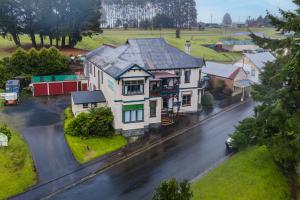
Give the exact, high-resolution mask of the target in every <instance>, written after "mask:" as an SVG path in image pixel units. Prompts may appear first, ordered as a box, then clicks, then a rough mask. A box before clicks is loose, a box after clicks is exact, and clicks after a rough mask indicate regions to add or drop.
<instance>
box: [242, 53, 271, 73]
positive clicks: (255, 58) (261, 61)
mask: <svg viewBox="0 0 300 200" xmlns="http://www.w3.org/2000/svg"><path fill="white" fill-rule="evenodd" d="M245 56H246V57H247V58H248V59H249V60H250V61H251V62H252V63H253V64H254V65H255V66H256V67H257V68H259V69H263V68H264V67H265V65H266V63H268V62H274V61H275V60H276V58H275V56H273V54H271V53H270V52H261V53H245Z"/></svg>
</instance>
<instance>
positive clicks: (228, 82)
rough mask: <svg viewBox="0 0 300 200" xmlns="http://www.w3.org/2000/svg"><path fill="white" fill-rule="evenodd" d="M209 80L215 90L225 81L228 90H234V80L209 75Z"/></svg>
mask: <svg viewBox="0 0 300 200" xmlns="http://www.w3.org/2000/svg"><path fill="white" fill-rule="evenodd" d="M209 78H210V82H211V84H212V87H213V88H216V87H218V84H219V82H220V81H224V83H225V86H226V88H228V89H231V90H233V84H234V81H233V80H232V79H228V78H223V77H219V76H213V75H209Z"/></svg>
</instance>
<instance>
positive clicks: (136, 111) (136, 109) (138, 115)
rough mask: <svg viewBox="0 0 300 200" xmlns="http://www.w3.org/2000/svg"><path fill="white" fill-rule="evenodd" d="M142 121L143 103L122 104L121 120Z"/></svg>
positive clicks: (127, 121) (125, 121) (129, 121)
mask: <svg viewBox="0 0 300 200" xmlns="http://www.w3.org/2000/svg"><path fill="white" fill-rule="evenodd" d="M143 121H144V105H143V104H140V105H126V106H123V122H124V123H135V122H143Z"/></svg>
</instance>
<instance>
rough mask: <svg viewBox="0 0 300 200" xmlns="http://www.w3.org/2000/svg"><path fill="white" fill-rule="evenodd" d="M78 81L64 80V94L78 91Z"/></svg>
mask: <svg viewBox="0 0 300 200" xmlns="http://www.w3.org/2000/svg"><path fill="white" fill-rule="evenodd" d="M77 85H78V83H77V82H74V81H73V82H64V83H63V93H64V94H70V93H71V92H74V91H78V90H79V88H77Z"/></svg>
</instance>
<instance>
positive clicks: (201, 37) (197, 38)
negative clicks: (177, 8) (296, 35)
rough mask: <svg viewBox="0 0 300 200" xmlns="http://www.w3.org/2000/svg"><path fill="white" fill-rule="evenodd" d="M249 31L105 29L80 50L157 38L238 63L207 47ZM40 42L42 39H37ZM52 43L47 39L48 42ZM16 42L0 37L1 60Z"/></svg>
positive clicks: (234, 57) (25, 39)
mask: <svg viewBox="0 0 300 200" xmlns="http://www.w3.org/2000/svg"><path fill="white" fill-rule="evenodd" d="M251 30H252V31H253V32H264V33H266V34H267V35H269V36H274V35H275V34H276V32H275V30H274V29H272V28H255V29H251ZM245 31H247V29H230V30H229V29H228V30H225V29H213V28H211V29H206V30H205V31H198V30H191V31H190V30H183V31H182V32H181V38H180V39H176V38H175V30H174V29H166V30H162V31H159V30H136V29H129V30H122V29H119V30H118V29H112V30H106V29H105V30H104V33H103V34H100V35H95V36H93V37H85V38H83V40H82V41H81V42H79V43H78V44H77V46H76V48H79V49H83V50H93V49H95V48H98V47H99V46H101V45H102V44H103V43H110V44H114V45H121V44H123V43H124V42H125V41H126V40H127V39H128V38H157V37H163V38H165V39H166V40H167V41H168V42H169V43H170V44H172V45H174V46H176V47H177V48H179V49H181V50H183V49H184V44H185V41H186V40H191V42H192V52H191V53H192V55H193V56H196V57H201V58H204V59H206V60H213V61H222V62H233V61H236V60H238V59H239V58H240V57H241V56H242V55H241V54H240V53H223V52H216V51H214V50H212V49H210V48H207V47H205V46H203V45H208V44H214V43H216V42H218V41H219V40H222V39H226V38H231V39H249V38H248V37H247V36H233V34H234V33H236V32H245ZM37 40H38V38H37ZM21 42H22V44H23V45H28V44H30V39H29V38H28V37H27V36H21ZM45 42H46V43H48V41H47V40H45ZM14 48H15V47H14V43H13V42H12V41H11V40H9V39H3V38H0V58H1V57H5V56H8V55H10V52H11V51H13V50H14Z"/></svg>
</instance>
